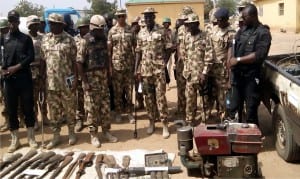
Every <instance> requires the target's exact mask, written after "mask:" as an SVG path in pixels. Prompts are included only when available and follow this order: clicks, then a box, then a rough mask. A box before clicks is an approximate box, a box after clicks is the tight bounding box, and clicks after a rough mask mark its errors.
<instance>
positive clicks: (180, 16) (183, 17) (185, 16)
mask: <svg viewBox="0 0 300 179" xmlns="http://www.w3.org/2000/svg"><path fill="white" fill-rule="evenodd" d="M178 16H179V18H178V19H181V20H185V19H187V15H185V14H182V13H180V14H179V15H178Z"/></svg>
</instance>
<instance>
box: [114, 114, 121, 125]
mask: <svg viewBox="0 0 300 179" xmlns="http://www.w3.org/2000/svg"><path fill="white" fill-rule="evenodd" d="M115 120H116V122H117V123H121V122H122V116H121V114H116V118H115Z"/></svg>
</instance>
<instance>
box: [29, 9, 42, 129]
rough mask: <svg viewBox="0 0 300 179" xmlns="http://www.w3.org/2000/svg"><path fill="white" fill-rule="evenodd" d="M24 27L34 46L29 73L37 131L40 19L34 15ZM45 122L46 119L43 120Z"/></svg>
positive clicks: (40, 40)
mask: <svg viewBox="0 0 300 179" xmlns="http://www.w3.org/2000/svg"><path fill="white" fill-rule="evenodd" d="M26 26H27V28H28V29H29V31H28V33H29V36H30V37H31V39H32V41H33V46H34V55H35V56H34V57H35V58H34V61H33V62H32V63H31V64H30V68H31V73H32V81H33V97H34V112H35V119H36V120H35V124H34V129H35V130H36V131H37V130H38V128H39V125H38V120H37V119H38V118H37V115H38V106H39V104H38V100H39V90H40V80H41V76H40V74H39V72H40V61H41V55H40V52H41V42H42V38H43V37H42V35H40V34H38V29H39V26H40V19H39V17H37V16H35V15H31V16H28V17H27V22H26ZM45 120H46V119H45Z"/></svg>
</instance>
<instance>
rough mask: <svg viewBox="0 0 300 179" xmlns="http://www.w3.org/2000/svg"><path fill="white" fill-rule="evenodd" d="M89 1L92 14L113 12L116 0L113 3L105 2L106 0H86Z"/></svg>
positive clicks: (115, 7)
mask: <svg viewBox="0 0 300 179" xmlns="http://www.w3.org/2000/svg"><path fill="white" fill-rule="evenodd" d="M87 2H89V3H91V10H92V13H93V14H105V13H114V12H115V11H116V9H117V0H114V2H113V3H110V2H107V0H87Z"/></svg>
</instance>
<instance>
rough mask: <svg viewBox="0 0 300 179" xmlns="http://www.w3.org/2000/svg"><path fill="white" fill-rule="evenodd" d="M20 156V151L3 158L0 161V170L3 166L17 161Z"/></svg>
mask: <svg viewBox="0 0 300 179" xmlns="http://www.w3.org/2000/svg"><path fill="white" fill-rule="evenodd" d="M21 157H22V154H21V153H16V154H14V155H12V156H10V157H8V158H7V159H5V160H4V161H2V162H1V163H0V171H2V170H3V169H4V168H5V167H7V166H8V165H10V164H12V163H13V162H15V161H17V160H18V159H19V158H21Z"/></svg>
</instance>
